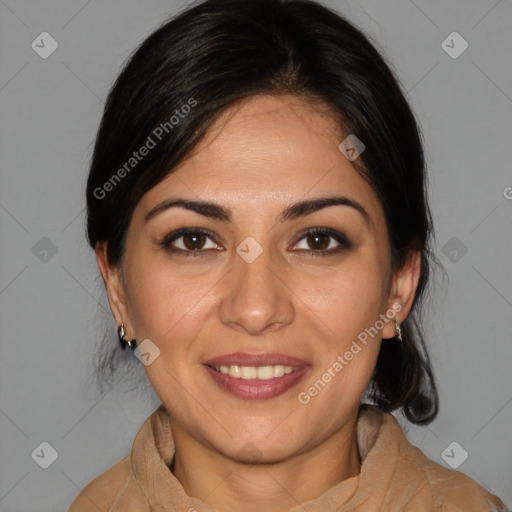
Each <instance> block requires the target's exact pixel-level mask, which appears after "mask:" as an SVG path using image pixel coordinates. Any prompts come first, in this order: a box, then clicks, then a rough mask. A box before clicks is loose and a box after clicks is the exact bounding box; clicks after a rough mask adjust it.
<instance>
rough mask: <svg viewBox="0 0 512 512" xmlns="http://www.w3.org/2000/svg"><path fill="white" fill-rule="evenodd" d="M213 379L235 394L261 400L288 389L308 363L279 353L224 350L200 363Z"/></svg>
mask: <svg viewBox="0 0 512 512" xmlns="http://www.w3.org/2000/svg"><path fill="white" fill-rule="evenodd" d="M204 368H205V369H206V371H207V372H208V374H209V375H210V376H211V377H212V380H213V382H214V383H215V384H216V385H217V386H218V387H219V388H220V389H221V390H222V391H224V392H227V393H229V394H231V395H234V396H236V397H238V398H243V399H249V400H264V399H270V398H275V397H277V396H279V395H282V394H283V393H285V392H287V391H289V390H290V389H291V388H292V387H294V386H295V385H296V384H297V383H298V382H299V380H301V379H302V377H303V376H304V375H305V374H306V373H308V372H309V370H310V369H311V365H309V364H308V363H306V362H305V361H303V360H301V359H297V358H294V357H290V356H286V355H283V354H259V355H251V354H241V353H238V354H228V355H225V356H219V357H217V358H214V359H211V360H209V361H207V362H206V363H204Z"/></svg>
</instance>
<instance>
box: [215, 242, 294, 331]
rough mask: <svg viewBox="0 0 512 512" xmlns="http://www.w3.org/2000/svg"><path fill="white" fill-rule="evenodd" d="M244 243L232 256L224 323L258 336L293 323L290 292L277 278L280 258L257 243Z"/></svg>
mask: <svg viewBox="0 0 512 512" xmlns="http://www.w3.org/2000/svg"><path fill="white" fill-rule="evenodd" d="M248 238H249V239H245V240H244V241H243V242H242V243H241V244H239V246H238V247H237V250H236V252H234V253H233V262H232V268H231V272H230V276H231V277H230V279H229V284H228V289H227V291H226V294H225V295H224V297H223V303H222V306H221V309H220V311H221V320H222V322H223V323H225V324H228V325H231V326H232V327H233V326H237V328H239V329H240V328H243V329H244V330H246V331H247V332H249V333H251V334H258V333H260V332H262V331H264V330H266V329H268V328H270V326H271V325H273V327H272V328H273V329H274V328H278V327H279V325H285V324H287V323H289V322H291V320H292V319H293V305H292V303H291V300H290V299H291V298H290V295H289V293H288V292H287V291H286V290H287V288H286V286H284V284H283V283H282V282H281V280H280V279H279V278H278V276H279V262H278V260H279V258H276V257H274V256H275V255H274V254H272V252H271V250H270V249H269V248H268V247H262V246H261V245H260V244H259V243H258V242H256V241H255V239H250V237H248Z"/></svg>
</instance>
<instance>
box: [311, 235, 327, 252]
mask: <svg viewBox="0 0 512 512" xmlns="http://www.w3.org/2000/svg"><path fill="white" fill-rule="evenodd" d="M322 237H323V239H324V243H323V244H322V243H320V247H315V248H316V249H325V248H326V247H329V241H328V239H329V237H328V236H327V235H325V234H322V233H315V234H314V235H309V236H308V243H309V244H310V246H311V245H313V246H314V245H318V243H319V242H318V239H322Z"/></svg>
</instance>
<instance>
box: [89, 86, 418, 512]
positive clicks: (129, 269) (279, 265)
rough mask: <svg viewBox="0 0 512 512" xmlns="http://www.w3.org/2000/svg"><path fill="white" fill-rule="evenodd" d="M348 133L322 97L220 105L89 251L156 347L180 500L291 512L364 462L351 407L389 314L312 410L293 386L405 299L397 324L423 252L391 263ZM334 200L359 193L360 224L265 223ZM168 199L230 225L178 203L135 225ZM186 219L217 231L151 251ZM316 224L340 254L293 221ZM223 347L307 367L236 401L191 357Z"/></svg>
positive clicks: (339, 213) (156, 383)
mask: <svg viewBox="0 0 512 512" xmlns="http://www.w3.org/2000/svg"><path fill="white" fill-rule="evenodd" d="M345 137H346V135H345V136H343V135H342V134H341V133H340V131H339V128H338V126H337V125H336V123H335V122H334V120H333V118H332V117H331V116H330V115H329V111H328V109H327V108H326V107H325V106H323V105H321V104H312V103H311V102H306V101H305V100H303V99H300V98H298V97H294V96H287V95H283V96H268V95H259V96H253V97H251V98H250V99H248V100H244V101H243V102H241V103H240V104H238V105H237V106H235V107H232V108H231V109H229V110H227V111H226V112H225V113H224V114H223V115H222V116H221V117H220V119H219V120H218V121H217V123H215V125H214V126H213V127H211V128H210V130H209V132H208V133H207V136H206V137H205V139H203V141H202V142H201V143H200V144H199V145H198V146H197V147H196V148H195V150H194V151H193V152H192V153H191V155H190V156H189V157H188V158H187V159H186V160H185V161H184V162H183V163H182V164H181V165H180V166H178V167H177V168H176V170H175V171H174V172H173V174H171V175H169V176H168V177H167V178H166V179H165V180H164V181H162V182H160V183H159V184H158V185H157V186H155V187H154V188H153V189H152V190H150V191H149V192H148V193H147V194H146V195H145V196H144V197H143V198H142V199H141V201H140V202H139V204H138V205H137V207H136V208H135V211H134V214H133V218H132V220H131V223H130V226H129V229H128V234H127V243H126V251H125V254H124V257H123V261H122V264H121V265H120V266H119V267H112V266H110V265H109V264H108V262H107V258H106V243H99V244H98V245H97V247H96V255H97V261H98V265H99V268H100V271H101V273H102V276H103V278H104V281H105V283H106V287H107V292H108V298H109V302H110V306H111V309H112V312H113V315H114V317H115V319H116V322H117V323H118V324H120V323H121V322H122V323H124V325H125V329H126V336H125V337H126V339H132V338H136V339H137V340H138V341H139V342H140V341H142V340H144V339H146V338H149V339H150V340H151V341H152V342H153V343H154V344H155V345H156V346H157V347H158V348H159V350H160V355H159V356H158V357H157V358H156V359H155V360H154V362H153V363H151V364H150V365H148V366H145V371H146V374H147V377H148V379H149V380H150V382H151V385H152V386H153V388H154V390H155V392H156V394H157V395H158V397H159V398H160V400H161V401H162V403H163V404H164V406H165V407H166V409H167V411H168V412H169V415H170V417H171V425H172V429H173V436H174V440H175V444H176V456H175V460H174V464H173V466H172V468H171V469H172V471H173V473H174V474H175V476H176V477H177V478H178V480H179V481H180V483H181V484H182V485H183V487H184V489H185V491H186V492H187V493H188V494H189V495H191V496H195V497H197V498H199V499H203V500H204V501H205V502H206V503H208V504H209V505H211V506H212V507H214V508H215V509H217V510H221V511H235V510H239V509H240V504H241V503H243V504H244V510H247V511H255V512H256V511H265V512H272V511H278V510H286V509H291V508H293V507H296V506H297V505H298V504H301V503H304V502H306V501H308V500H311V499H314V498H316V497H318V496H320V495H321V494H323V493H324V492H326V491H327V490H328V489H330V488H331V487H332V486H334V485H336V484H337V483H339V482H341V481H343V480H345V479H347V478H350V477H353V476H356V475H357V474H358V473H359V471H360V469H361V460H360V456H359V453H358V449H357V443H356V420H357V413H358V407H359V403H360V399H361V396H362V394H363V393H364V391H365V389H366V387H367V385H368V383H369V381H370V379H371V376H372V372H373V369H374V367H375V364H376V359H377V356H378V352H379V348H380V343H381V340H382V338H392V337H393V336H395V327H394V323H393V322H392V321H389V322H387V323H385V325H384V327H383V329H382V331H381V332H379V334H378V335H377V336H374V337H373V338H370V341H369V343H368V344H367V345H366V346H362V350H361V351H360V352H359V353H358V354H357V355H355V356H354V358H353V359H352V360H351V361H350V362H349V363H348V364H347V365H346V366H345V367H344V368H343V370H342V371H341V372H339V373H337V374H336V377H335V378H333V379H332V380H331V381H330V382H329V383H328V384H327V385H326V386H325V388H324V389H322V391H321V392H319V393H318V394H317V396H315V397H312V398H311V401H310V402H309V403H308V404H306V405H303V404H301V403H299V401H298V398H297V396H298V393H299V392H301V391H305V390H306V391H307V389H308V388H309V387H310V386H312V385H313V384H314V382H315V381H317V380H318V379H319V378H321V376H322V374H323V373H324V372H325V371H326V370H327V369H328V368H330V367H332V366H333V364H334V362H335V361H336V360H337V357H338V356H339V355H342V354H344V353H345V352H346V351H347V350H348V349H349V347H350V344H351V343H352V341H353V340H356V339H357V336H358V334H359V333H361V332H362V331H364V329H365V328H368V327H370V326H373V325H374V324H375V322H376V320H378V319H379V315H380V314H385V313H386V312H387V311H389V310H390V309H391V310H392V306H393V304H395V305H398V307H401V310H399V312H398V313H397V314H396V318H397V319H398V320H399V321H403V320H404V319H405V318H406V317H407V315H408V313H409V311H410V308H411V305H412V301H413V298H414V294H415V291H416V287H417V284H418V278H419V271H420V266H419V265H420V254H419V253H418V252H414V253H411V257H410V258H409V261H408V263H407V264H406V265H405V266H404V267H403V268H402V269H401V270H400V271H399V272H397V273H396V274H392V273H391V261H390V247H389V242H388V233H387V228H386V224H385V217H384V211H383V209H382V206H381V204H380V202H379V199H378V197H377V195H376V194H375V192H374V191H373V189H372V188H371V187H370V186H369V185H368V184H367V183H366V182H365V181H364V180H363V178H361V176H360V175H359V174H358V173H357V171H356V170H355V168H354V167H353V165H352V162H350V161H349V160H348V159H347V158H345V156H344V155H343V154H342V153H341V152H340V151H339V149H338V145H339V143H340V142H341V141H342V140H343V139H344V138H345ZM334 194H335V195H344V196H348V197H350V198H351V199H354V200H356V201H357V202H359V203H360V204H361V205H362V206H363V207H364V209H365V210H366V211H367V213H368V215H369V219H370V221H369V222H366V221H365V219H364V217H363V215H361V214H360V213H359V212H358V211H357V210H356V209H354V208H352V207H350V206H346V205H345V206H344V205H335V206H329V207H327V208H324V209H321V210H318V211H316V212H314V213H312V214H311V215H308V216H303V217H300V218H297V219H293V220H288V221H285V222H282V223H281V222H279V221H278V220H277V218H278V215H279V214H280V213H281V212H282V211H283V210H284V209H285V208H286V207H287V206H288V205H290V204H291V203H295V202H297V201H300V200H304V199H312V198H318V197H325V196H329V195H334ZM177 196H180V197H185V198H189V199H196V200H197V199H202V200H208V201H214V202H216V203H218V204H220V205H222V206H224V207H226V208H229V209H231V210H232V222H224V221H220V220H215V219H211V218H207V217H205V216H202V215H200V214H199V213H196V212H193V211H190V210H187V209H184V208H179V207H174V208H170V209H167V210H165V211H162V212H161V213H160V214H158V215H156V216H154V217H153V218H152V219H151V220H149V221H147V222H145V221H144V217H145V215H146V214H147V213H148V212H149V211H150V210H151V209H152V208H154V207H155V206H156V205H158V204H160V203H161V202H162V201H164V200H166V199H168V198H171V197H177ZM182 227H194V228H206V229H209V230H211V231H213V232H214V233H215V235H216V237H217V240H212V239H210V238H209V237H200V238H199V243H198V241H197V239H196V240H192V241H191V240H190V237H188V238H187V237H185V238H183V237H182V238H179V239H178V240H175V241H174V246H175V247H177V248H178V249H180V248H181V249H182V250H186V249H187V248H188V251H189V253H190V252H192V250H193V249H191V248H193V247H194V244H196V246H199V247H200V248H201V250H202V251H203V252H202V256H188V257H187V256H186V255H185V253H177V254H173V253H170V252H168V251H166V250H165V248H164V247H162V246H161V245H159V243H160V242H161V241H162V240H163V239H164V237H165V236H166V235H168V234H170V233H172V232H174V231H176V230H177V229H179V228H182ZM314 227H325V228H329V229H331V230H334V231H338V232H341V233H344V234H345V235H346V236H347V238H348V239H349V240H350V242H352V244H353V246H352V248H349V249H344V250H342V251H341V252H338V253H332V254H330V255H327V256H324V257H322V256H320V255H318V253H319V252H321V251H324V252H326V251H329V250H330V249H331V248H335V247H339V246H340V244H339V242H337V241H336V240H335V239H334V238H331V237H329V236H328V235H327V236H325V235H324V236H323V237H321V238H320V239H319V240H317V241H315V239H312V240H311V239H309V240H310V241H309V242H308V237H307V235H304V230H306V229H309V228H314ZM248 236H251V237H253V238H254V239H255V240H257V241H258V243H259V244H260V245H261V247H262V249H263V252H262V254H261V255H260V256H259V257H258V258H257V259H256V260H255V261H253V262H252V263H247V262H246V261H245V260H244V259H242V258H241V257H240V256H239V255H238V254H237V252H236V248H237V246H238V245H239V244H240V243H241V242H242V241H243V240H244V239H245V238H246V237H248ZM185 243H187V245H184V244H185ZM201 244H202V245H201ZM314 250H316V253H317V255H316V256H315V255H312V254H311V252H310V251H314ZM396 307H397V306H395V308H396ZM392 311H393V310H392ZM235 351H237V352H246V353H257V354H260V353H269V352H278V353H283V354H287V355H291V356H295V357H299V358H301V359H303V360H305V361H307V362H308V363H309V364H310V365H311V368H310V371H309V373H308V374H307V375H305V376H304V377H303V379H302V380H301V382H299V383H298V385H297V386H295V387H294V388H292V389H291V390H289V391H287V392H286V393H285V394H283V395H281V396H278V397H275V398H272V399H269V400H242V399H240V398H236V397H234V396H233V395H231V394H228V393H227V392H225V391H223V390H221V389H220V388H219V387H218V386H217V385H216V384H215V383H214V382H213V380H212V378H211V377H210V375H209V374H208V373H207V372H206V371H205V370H204V367H203V363H204V361H206V360H207V359H209V358H212V357H214V356H218V355H222V354H227V353H231V352H235ZM247 443H251V444H250V445H248V444H247ZM248 446H250V447H252V448H251V449H252V450H253V451H254V452H255V453H256V454H257V456H258V457H259V460H258V463H257V464H250V463H246V461H245V460H244V459H243V457H242V455H241V453H240V451H241V450H242V451H243V450H245V451H247V450H248ZM333 454H334V456H333Z"/></svg>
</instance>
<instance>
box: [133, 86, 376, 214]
mask: <svg viewBox="0 0 512 512" xmlns="http://www.w3.org/2000/svg"><path fill="white" fill-rule="evenodd" d="M344 138H345V136H344V135H343V134H342V133H341V130H340V127H339V126H338V125H337V123H336V122H335V121H334V118H333V116H332V113H331V111H330V110H329V108H328V107H327V106H326V105H324V104H322V103H319V102H317V103H311V102H306V101H305V100H303V99H301V98H298V97H295V96H289V95H283V96H270V95H258V96H253V97H250V98H248V99H246V100H244V101H242V102H240V103H238V104H237V105H236V106H234V107H231V108H229V109H227V110H226V111H225V112H224V113H223V114H222V115H221V116H220V117H219V118H218V119H217V121H216V122H215V123H214V124H213V125H212V126H211V127H210V128H209V130H208V131H207V133H206V135H205V137H204V138H203V139H202V140H201V141H200V142H199V144H198V145H197V146H196V147H195V148H194V150H193V151H192V152H191V153H190V155H189V156H188V157H187V158H186V159H185V160H184V161H183V162H182V163H181V164H180V165H179V166H178V167H177V168H176V169H174V170H173V172H172V174H170V175H169V176H168V177H167V178H165V179H164V180H163V181H162V182H160V183H159V184H158V185H157V186H155V187H154V188H153V189H152V190H150V191H149V192H148V193H147V194H146V196H145V197H144V198H143V200H142V201H141V203H142V204H141V205H139V206H141V207H142V209H143V210H146V211H147V210H149V209H150V208H151V207H152V206H154V204H155V203H157V202H158V201H161V200H163V199H165V198H166V197H167V196H185V197H191V198H194V199H205V200H212V199H215V201H216V202H219V203H221V204H224V205H226V206H228V207H229V208H231V209H233V210H235V211H239V212H240V214H243V211H246V212H247V215H250V214H254V211H255V209H256V210H259V211H260V212H261V208H263V207H264V208H266V209H274V213H277V212H279V211H281V210H282V209H283V206H285V205H286V204H289V203H291V202H295V201H298V200H300V199H307V198H310V197H319V196H327V195H333V194H340V195H345V196H349V197H350V196H351V197H354V198H356V199H357V200H358V202H361V203H363V204H364V206H365V209H366V210H367V211H368V213H369V214H370V216H371V217H372V218H374V219H378V218H379V217H381V216H382V214H383V211H382V209H381V207H380V203H379V200H378V197H377V195H376V194H375V192H374V191H373V189H372V188H371V187H370V186H369V185H368V184H367V183H366V181H365V180H364V179H363V178H362V177H361V176H360V175H359V173H358V172H357V171H356V170H355V168H354V166H353V165H352V163H351V162H350V161H349V160H348V159H347V158H346V157H345V156H344V155H343V154H342V153H341V152H340V151H339V149H338V146H339V144H340V142H341V141H342V140H343V139H344Z"/></svg>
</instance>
